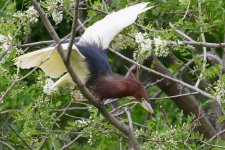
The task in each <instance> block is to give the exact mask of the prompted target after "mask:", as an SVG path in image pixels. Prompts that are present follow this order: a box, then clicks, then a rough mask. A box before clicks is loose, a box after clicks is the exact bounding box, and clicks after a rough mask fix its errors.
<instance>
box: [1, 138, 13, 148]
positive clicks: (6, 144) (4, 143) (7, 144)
mask: <svg viewBox="0 0 225 150" xmlns="http://www.w3.org/2000/svg"><path fill="white" fill-rule="evenodd" d="M0 143H2V144H3V145H5V146H7V147H8V148H9V149H11V150H15V148H13V147H12V146H11V145H10V144H9V143H7V142H4V141H1V140H0Z"/></svg>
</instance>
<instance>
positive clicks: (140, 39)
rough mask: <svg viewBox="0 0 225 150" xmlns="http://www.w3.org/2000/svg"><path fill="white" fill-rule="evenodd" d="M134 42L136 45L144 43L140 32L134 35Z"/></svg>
mask: <svg viewBox="0 0 225 150" xmlns="http://www.w3.org/2000/svg"><path fill="white" fill-rule="evenodd" d="M135 41H136V42H137V43H142V42H143V41H144V36H143V34H142V33H141V32H138V33H137V34H136V35H135Z"/></svg>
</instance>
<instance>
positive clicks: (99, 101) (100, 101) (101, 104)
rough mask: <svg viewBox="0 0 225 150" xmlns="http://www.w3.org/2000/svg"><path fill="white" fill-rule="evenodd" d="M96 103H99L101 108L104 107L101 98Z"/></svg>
mask: <svg viewBox="0 0 225 150" xmlns="http://www.w3.org/2000/svg"><path fill="white" fill-rule="evenodd" d="M98 103H99V105H100V107H101V108H103V107H104V106H105V105H104V102H103V99H101V98H99V99H98Z"/></svg>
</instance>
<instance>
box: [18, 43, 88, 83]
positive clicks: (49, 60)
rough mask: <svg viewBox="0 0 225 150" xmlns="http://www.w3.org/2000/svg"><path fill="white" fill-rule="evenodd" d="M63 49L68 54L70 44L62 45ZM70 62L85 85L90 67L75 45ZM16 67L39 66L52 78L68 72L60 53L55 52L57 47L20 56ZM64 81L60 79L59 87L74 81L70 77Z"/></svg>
mask: <svg viewBox="0 0 225 150" xmlns="http://www.w3.org/2000/svg"><path fill="white" fill-rule="evenodd" d="M62 47H63V49H64V50H65V53H66V54H67V48H68V43H66V44H62ZM70 60H71V65H72V66H73V68H74V70H75V71H76V73H77V74H78V77H79V78H80V79H81V81H82V82H83V83H85V82H86V81H87V79H88V76H89V71H88V67H87V64H86V62H85V57H84V56H83V55H82V54H81V53H80V52H79V51H78V49H77V48H76V47H75V46H74V45H73V50H72V53H71V58H70ZM15 65H16V66H17V67H20V68H23V69H29V68H33V67H36V66H39V68H41V69H42V70H43V71H44V73H45V74H46V75H47V76H49V77H51V78H58V77H60V76H62V75H63V74H64V73H65V72H67V69H66V67H65V65H64V63H63V61H62V59H61V57H60V55H59V53H58V52H57V51H56V50H55V47H48V48H44V49H41V50H37V51H34V52H30V53H27V54H24V55H22V56H19V57H17V58H16V59H15ZM63 77H64V76H63ZM62 79H65V81H63V80H62ZM62 79H61V78H60V79H59V80H58V82H57V83H58V84H59V85H60V84H62V83H60V82H63V83H64V82H65V83H66V82H68V83H71V81H72V79H71V77H70V76H69V78H68V77H67V78H65V77H64V78H62Z"/></svg>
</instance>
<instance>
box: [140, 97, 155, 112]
mask: <svg viewBox="0 0 225 150" xmlns="http://www.w3.org/2000/svg"><path fill="white" fill-rule="evenodd" d="M140 104H141V106H142V107H144V108H145V109H146V110H147V111H148V112H149V113H150V114H153V113H154V111H153V109H152V106H151V105H150V104H149V103H148V102H147V101H146V100H145V99H142V101H141V102H140Z"/></svg>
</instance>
